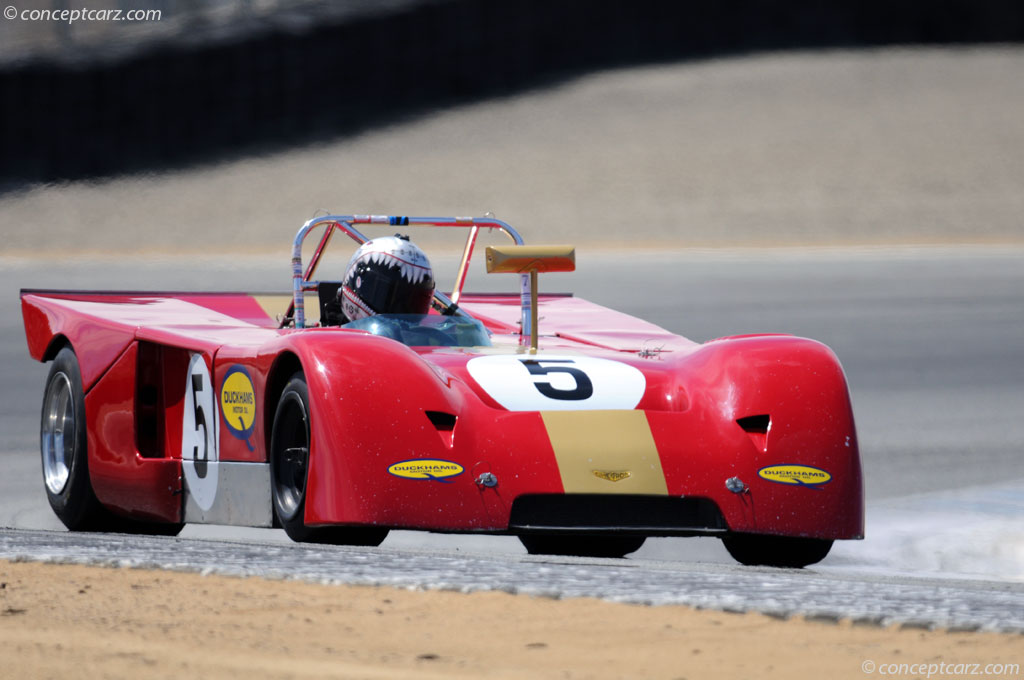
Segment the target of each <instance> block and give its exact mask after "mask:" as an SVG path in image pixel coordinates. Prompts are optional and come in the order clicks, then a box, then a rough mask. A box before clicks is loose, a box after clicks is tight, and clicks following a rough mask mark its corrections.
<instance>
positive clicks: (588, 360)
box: [466, 354, 647, 411]
mask: <svg viewBox="0 0 1024 680" xmlns="http://www.w3.org/2000/svg"><path fill="white" fill-rule="evenodd" d="M466 369H467V370H468V371H469V375H470V376H472V378H473V380H475V381H476V382H477V383H478V384H479V385H480V387H482V388H483V389H484V391H485V392H487V394H489V395H490V396H491V397H492V398H493V399H494V400H495V401H496V402H498V403H499V404H501V405H502V406H504V407H505V408H506V409H508V410H509V411H589V410H597V409H633V408H636V405H637V404H639V403H640V400H641V399H642V398H643V396H644V390H646V388H647V381H646V380H645V379H644V374H643V373H641V372H640V371H639V370H638V369H636V368H634V367H632V366H630V365H629V364H624V363H621V362H618V361H612V360H610V359H598V358H596V357H586V356H570V355H554V354H552V355H547V354H534V355H523V354H518V355H492V356H482V357H476V358H474V359H470V360H469V362H468V363H467V364H466Z"/></svg>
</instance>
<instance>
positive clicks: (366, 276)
mask: <svg viewBox="0 0 1024 680" xmlns="http://www.w3.org/2000/svg"><path fill="white" fill-rule="evenodd" d="M433 295H434V272H433V270H432V269H431V268H430V260H428V259H427V256H426V254H425V253H424V252H423V251H422V250H420V249H419V247H417V246H416V244H415V243H413V242H412V241H410V240H409V237H408V236H399V235H398V234H396V235H394V236H384V237H382V238H375V239H373V240H371V241H367V242H366V243H364V244H363V245H361V246H359V249H358V250H357V251H356V252H355V254H354V255H353V256H352V259H351V260H349V263H348V269H347V270H346V272H345V280H344V283H342V286H341V288H339V289H338V297H339V298H340V302H341V309H342V312H344V314H345V316H346V317H347V318H348V320H349V321H355V320H357V319H362V318H364V317H367V316H373V315H374V314H426V313H427V312H428V311H430V300H431V298H432V297H433Z"/></svg>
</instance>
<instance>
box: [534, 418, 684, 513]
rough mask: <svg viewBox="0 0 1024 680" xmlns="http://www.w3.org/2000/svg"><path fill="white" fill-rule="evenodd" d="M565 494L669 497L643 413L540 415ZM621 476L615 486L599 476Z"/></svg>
mask: <svg viewBox="0 0 1024 680" xmlns="http://www.w3.org/2000/svg"><path fill="white" fill-rule="evenodd" d="M540 415H541V418H542V419H543V420H544V427H546V428H547V431H548V438H549V439H550V440H551V448H552V449H554V452H555V460H557V461H558V471H559V472H560V473H561V475H562V486H563V487H564V488H565V492H566V493H633V494H656V495H661V496H665V495H668V487H667V486H666V485H665V473H664V472H663V471H662V469H661V459H660V458H659V457H658V448H657V446H655V444H654V436H653V435H652V434H651V427H650V425H649V424H648V423H647V415H646V414H645V413H644V412H643V411H542V412H541V414H540ZM623 472H629V473H630V474H629V476H628V477H622V476H621V475H619V474H613V475H610V476H613V477H619V480H618V481H615V482H612V481H609V480H608V479H602V478H601V477H599V476H598V475H599V474H601V473H623Z"/></svg>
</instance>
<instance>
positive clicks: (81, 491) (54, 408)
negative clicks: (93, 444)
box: [39, 347, 106, 531]
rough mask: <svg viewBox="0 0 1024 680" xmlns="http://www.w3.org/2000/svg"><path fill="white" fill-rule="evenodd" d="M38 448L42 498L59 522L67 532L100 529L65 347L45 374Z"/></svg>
mask: <svg viewBox="0 0 1024 680" xmlns="http://www.w3.org/2000/svg"><path fill="white" fill-rule="evenodd" d="M39 451H40V454H41V455H42V462H43V484H44V486H45V487H46V497H47V499H49V501H50V507H51V508H53V512H54V513H55V514H56V515H57V517H58V518H59V519H60V521H61V522H63V523H64V526H66V527H67V528H68V529H70V530H71V531H89V530H99V529H101V526H102V524H103V520H104V519H105V514H106V513H105V512H104V509H103V506H101V505H100V502H99V501H98V500H96V494H95V493H93V490H92V484H91V483H90V482H89V460H88V450H87V439H86V432H85V393H84V391H83V390H82V373H81V370H80V369H79V366H78V357H76V356H75V353H74V351H73V350H72V349H71V348H70V347H64V348H63V349H61V350H60V351H59V352H58V353H57V357H56V358H55V359H54V360H53V364H52V365H51V366H50V373H49V375H48V376H47V378H46V389H45V391H44V392H43V410H42V419H41V423H40V427H39Z"/></svg>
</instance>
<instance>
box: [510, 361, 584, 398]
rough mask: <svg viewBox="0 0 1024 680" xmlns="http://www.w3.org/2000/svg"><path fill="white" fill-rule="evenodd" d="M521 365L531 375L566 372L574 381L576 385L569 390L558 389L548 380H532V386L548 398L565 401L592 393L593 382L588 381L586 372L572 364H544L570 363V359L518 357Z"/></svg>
mask: <svg viewBox="0 0 1024 680" xmlns="http://www.w3.org/2000/svg"><path fill="white" fill-rule="evenodd" d="M520 361H522V362H523V366H526V370H528V371H529V372H530V374H531V375H548V374H549V373H568V374H569V375H571V376H572V378H573V380H574V381H575V382H576V386H575V387H574V388H572V389H569V390H560V389H558V388H556V387H555V386H554V385H552V384H551V383H549V382H534V383H533V386H534V387H536V388H537V391H539V392H540V393H541V394H543V395H544V396H545V397H548V398H550V399H562V400H566V401H583V400H584V399H589V398H590V397H592V396H593V394H594V384H593V383H592V382H590V378H588V377H587V374H586V373H584V372H583V371H581V370H580V369H578V368H574V367H572V366H544V365H542V364H541V361H543V362H544V363H546V364H571V363H573V361H572V359H541V360H538V359H520Z"/></svg>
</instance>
